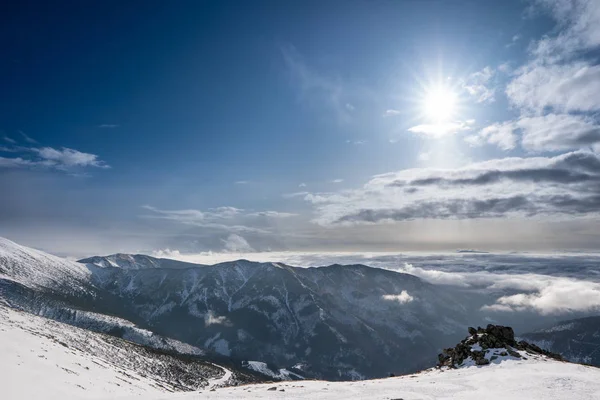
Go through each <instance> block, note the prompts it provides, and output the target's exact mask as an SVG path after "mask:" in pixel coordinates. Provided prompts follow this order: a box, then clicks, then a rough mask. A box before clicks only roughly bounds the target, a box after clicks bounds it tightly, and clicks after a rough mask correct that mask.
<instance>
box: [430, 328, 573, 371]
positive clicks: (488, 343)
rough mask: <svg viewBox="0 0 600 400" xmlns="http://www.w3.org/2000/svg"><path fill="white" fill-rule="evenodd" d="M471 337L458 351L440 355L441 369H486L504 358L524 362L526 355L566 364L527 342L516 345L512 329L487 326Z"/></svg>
mask: <svg viewBox="0 0 600 400" xmlns="http://www.w3.org/2000/svg"><path fill="white" fill-rule="evenodd" d="M468 331H469V335H470V336H469V337H467V338H466V339H464V340H463V341H461V342H460V343H458V344H457V345H456V346H455V347H451V348H448V349H444V350H443V352H442V353H441V354H439V355H438V364H437V366H438V367H439V368H441V367H450V368H456V367H460V366H463V365H487V364H490V362H493V361H496V360H499V361H501V360H502V359H503V358H505V359H510V358H517V359H518V358H522V357H525V354H526V353H528V354H537V355H543V356H546V357H549V358H553V359H555V360H560V361H563V359H562V357H561V356H560V355H558V354H555V353H551V352H549V351H547V350H543V349H541V348H540V347H538V346H536V345H534V344H530V343H528V342H526V341H523V340H522V341H516V340H515V333H514V331H513V329H512V328H511V327H508V326H501V325H491V324H490V325H488V326H487V327H486V328H481V327H478V328H477V329H475V328H469V329H468Z"/></svg>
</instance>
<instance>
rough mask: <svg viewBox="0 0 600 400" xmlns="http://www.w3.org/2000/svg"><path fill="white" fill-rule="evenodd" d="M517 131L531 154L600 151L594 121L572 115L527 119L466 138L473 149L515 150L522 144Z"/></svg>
mask: <svg viewBox="0 0 600 400" xmlns="http://www.w3.org/2000/svg"><path fill="white" fill-rule="evenodd" d="M517 131H520V132H521V133H522V135H521V145H522V147H523V148H524V149H525V150H528V151H535V152H554V151H564V150H577V149H582V148H587V147H592V148H594V149H600V146H599V145H600V125H598V123H597V122H596V121H595V120H593V119H592V118H591V117H586V116H583V115H572V114H552V113H551V114H546V115H543V116H533V117H525V116H524V117H521V118H520V119H518V120H515V121H506V122H503V123H495V124H493V125H490V126H488V127H486V128H484V129H482V130H481V131H480V132H479V133H478V134H477V135H471V136H468V137H466V138H465V141H467V142H468V143H469V144H471V145H481V144H483V143H486V142H487V143H490V144H494V145H497V146H498V147H500V148H501V149H503V150H511V149H513V148H515V146H516V142H517V140H518V136H517V134H516V132H517Z"/></svg>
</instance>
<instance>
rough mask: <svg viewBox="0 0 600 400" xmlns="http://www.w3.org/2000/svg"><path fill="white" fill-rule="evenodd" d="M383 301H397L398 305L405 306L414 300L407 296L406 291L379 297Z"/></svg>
mask: <svg viewBox="0 0 600 400" xmlns="http://www.w3.org/2000/svg"><path fill="white" fill-rule="evenodd" d="M381 297H382V298H383V299H384V300H388V301H397V302H398V303H400V304H406V303H410V302H412V301H413V300H414V299H415V298H414V297H413V296H411V295H410V294H408V292H407V291H406V290H403V291H402V292H400V294H384V295H383V296H381Z"/></svg>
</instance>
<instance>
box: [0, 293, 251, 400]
mask: <svg viewBox="0 0 600 400" xmlns="http://www.w3.org/2000/svg"><path fill="white" fill-rule="evenodd" d="M0 355H1V356H0V394H1V395H0V397H1V398H3V399H11V400H12V399H34V398H35V399H42V398H44V399H54V398H57V399H58V398H61V399H62V398H65V399H66V398H69V399H70V398H113V397H118V396H125V395H127V394H135V395H140V394H143V395H144V396H150V395H156V394H160V393H167V392H172V391H189V390H205V389H206V390H208V389H211V388H213V387H217V386H222V385H227V384H239V383H241V382H249V381H252V378H250V377H248V376H245V375H243V374H241V375H240V374H238V373H232V372H231V371H230V370H228V369H226V368H223V367H220V366H217V365H215V364H212V363H209V362H203V361H201V360H199V359H195V358H193V357H180V356H176V355H171V354H167V353H161V352H157V351H154V350H152V349H149V348H145V347H142V346H138V345H135V344H133V343H130V342H127V341H124V340H122V339H118V338H114V337H112V336H109V335H103V334H97V333H94V332H90V331H87V330H84V329H80V328H76V327H73V326H69V325H66V324H62V323H59V322H55V321H52V320H48V319H45V318H41V317H37V316H34V315H31V314H28V313H25V312H21V311H17V310H14V309H12V308H9V307H7V306H6V305H4V304H2V303H0Z"/></svg>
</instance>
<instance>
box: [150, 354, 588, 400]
mask: <svg viewBox="0 0 600 400" xmlns="http://www.w3.org/2000/svg"><path fill="white" fill-rule="evenodd" d="M147 398H148V399H155V400H159V399H164V400H177V399H180V400H196V399H198V400H200V399H252V398H261V399H317V400H318V399H370V400H375V399H382V400H383V399H388V400H390V399H404V400H425V399H427V400H431V399H446V400H450V399H453V400H459V399H460V400H481V399H486V400H506V399H528V400H537V399H539V400H542V399H543V400H551V399H554V400H557V399H565V400H566V399H569V400H583V399H590V400H592V399H594V400H597V399H600V369H597V368H594V367H587V366H583V365H578V364H571V363H566V362H561V361H555V360H552V359H548V358H546V357H544V356H530V357H527V359H526V360H524V359H521V360H514V359H510V360H502V361H501V362H498V363H496V364H492V365H487V366H479V367H478V366H468V367H462V368H458V369H446V370H437V369H436V370H429V371H425V372H422V373H419V374H415V375H405V376H401V377H396V378H387V379H377V380H368V381H357V382H325V381H304V382H286V383H284V382H282V383H276V384H260V385H247V386H238V387H229V388H220V389H216V390H215V391H208V392H202V393H186V394H175V395H159V396H148V397H147Z"/></svg>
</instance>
